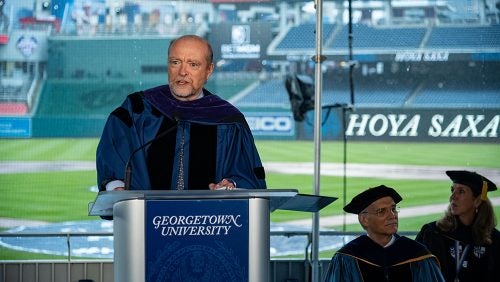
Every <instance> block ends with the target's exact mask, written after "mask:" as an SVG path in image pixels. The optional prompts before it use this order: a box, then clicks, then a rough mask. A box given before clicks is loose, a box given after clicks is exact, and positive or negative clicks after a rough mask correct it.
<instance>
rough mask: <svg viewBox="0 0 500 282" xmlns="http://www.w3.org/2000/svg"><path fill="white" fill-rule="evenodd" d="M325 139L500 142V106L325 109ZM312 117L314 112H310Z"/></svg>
mask: <svg viewBox="0 0 500 282" xmlns="http://www.w3.org/2000/svg"><path fill="white" fill-rule="evenodd" d="M323 114H324V115H323V116H324V119H323V121H322V134H323V138H324V139H330V140H331V139H335V140H341V139H342V138H343V135H342V133H343V130H342V128H344V123H345V133H346V137H347V139H349V140H358V141H411V142H414V141H425V142H488V143H498V142H500V138H499V128H500V114H499V113H498V110H497V109H401V108H394V109H390V108H363V109H359V108H358V109H356V108H354V109H349V110H347V111H344V114H343V111H342V110H341V109H338V108H337V109H334V111H333V113H332V112H329V111H327V110H324V111H323ZM307 119H308V120H312V119H313V111H311V112H309V113H308V116H307ZM303 126H304V133H305V138H306V139H309V138H312V137H313V125H312V123H308V122H304V123H303Z"/></svg>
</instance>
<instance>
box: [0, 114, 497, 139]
mask: <svg viewBox="0 0 500 282" xmlns="http://www.w3.org/2000/svg"><path fill="white" fill-rule="evenodd" d="M342 112H343V111H342V109H339V108H334V109H331V111H329V110H328V109H324V110H323V111H322V114H323V118H324V120H323V121H322V126H321V128H322V138H323V140H343V135H342V132H343V130H342V127H343V119H342ZM244 114H245V116H246V118H247V121H248V123H249V125H250V128H251V129H252V132H253V134H254V136H255V138H256V139H283V140H297V139H300V140H312V139H313V136H314V126H313V122H312V121H313V118H314V116H313V114H314V112H312V111H311V112H309V113H308V114H307V117H306V120H305V121H303V122H300V123H297V122H295V121H294V120H293V117H292V114H291V113H290V112H289V111H276V112H257V111H253V112H244ZM345 116H346V118H345V126H346V127H345V128H346V138H347V139H349V140H355V141H397V142H401V141H408V142H417V141H418V142H420V141H423V142H484V143H500V138H499V127H500V113H499V110H498V109H384V108H377V109H375V108H356V109H346V111H345ZM105 119H106V117H102V116H101V117H88V118H85V117H82V116H73V117H72V116H64V117H54V116H35V117H0V138H30V137H99V136H100V135H101V132H102V128H103V127H104V123H105Z"/></svg>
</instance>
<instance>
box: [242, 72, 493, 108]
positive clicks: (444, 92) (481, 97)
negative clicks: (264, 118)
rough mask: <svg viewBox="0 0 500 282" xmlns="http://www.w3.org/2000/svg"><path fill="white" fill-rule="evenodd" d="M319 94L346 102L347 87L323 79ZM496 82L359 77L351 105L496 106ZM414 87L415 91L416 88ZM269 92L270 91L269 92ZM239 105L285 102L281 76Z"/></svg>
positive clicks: (327, 100)
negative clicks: (404, 81) (395, 80)
mask: <svg viewBox="0 0 500 282" xmlns="http://www.w3.org/2000/svg"><path fill="white" fill-rule="evenodd" d="M323 86H324V87H323V92H322V96H321V100H322V104H323V105H332V104H335V103H347V104H349V103H350V101H351V100H350V99H351V97H350V89H349V86H348V84H347V83H346V82H345V81H344V82H339V83H338V84H335V83H325V84H324V85H323ZM499 89H500V82H497V83H493V84H488V86H487V87H486V86H484V85H483V84H482V83H481V82H478V83H475V84H470V83H469V82H467V81H464V82H460V81H459V80H458V81H457V83H455V84H452V85H447V84H442V83H440V82H436V81H434V80H432V79H431V80H422V81H410V82H408V83H407V84H399V85H398V84H393V85H388V84H387V82H385V81H378V82H377V81H375V80H369V79H367V80H366V81H359V82H358V83H357V84H356V87H355V91H354V93H355V105H356V106H360V107H384V108H387V107H392V108H400V107H409V108H500V92H499ZM417 90H418V91H417ZM270 93H272V95H270ZM235 104H236V105H237V106H239V107H257V106H259V105H260V106H262V105H266V106H268V107H275V108H283V107H288V106H289V100H288V94H287V92H286V89H285V86H284V81H283V80H278V79H275V80H267V81H263V82H261V83H260V84H259V86H257V87H255V88H254V89H253V90H252V92H251V95H246V96H245V97H244V98H242V99H240V100H238V101H237V102H236V103H235Z"/></svg>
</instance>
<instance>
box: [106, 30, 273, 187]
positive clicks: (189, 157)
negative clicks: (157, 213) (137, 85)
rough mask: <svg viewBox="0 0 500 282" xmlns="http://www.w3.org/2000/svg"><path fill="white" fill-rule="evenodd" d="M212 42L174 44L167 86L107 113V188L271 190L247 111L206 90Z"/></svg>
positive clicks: (141, 94)
mask: <svg viewBox="0 0 500 282" xmlns="http://www.w3.org/2000/svg"><path fill="white" fill-rule="evenodd" d="M212 60H213V52H212V47H211V46H210V44H209V43H208V42H207V41H206V40H204V39H203V38H201V37H198V36H195V35H185V36H181V37H179V38H177V39H174V40H172V41H171V43H170V45H169V48H168V85H162V86H158V87H154V88H151V89H147V90H144V91H140V92H136V93H132V94H130V95H128V97H127V98H126V99H125V101H124V102H123V103H122V105H121V106H120V107H118V108H116V109H115V110H114V111H113V112H112V113H111V114H110V115H109V117H108V119H107V122H106V125H105V127H104V131H103V133H102V136H101V139H100V141H99V145H98V147H97V152H96V160H97V163H96V167H97V181H98V185H99V190H100V191H110V190H120V189H131V190H149V189H157V190H165V189H166V190H168V189H172V190H174V189H177V190H185V189H197V190H200V189H207V190H208V189H212V190H213V189H221V188H224V189H231V188H236V187H240V188H251V189H265V188H266V182H265V172H264V168H263V166H262V162H261V159H260V156H259V154H258V151H257V148H256V146H255V144H254V139H253V136H252V133H251V131H250V128H249V126H248V124H247V122H246V120H245V117H244V116H243V114H242V113H241V112H240V111H239V110H238V109H237V108H236V107H234V106H233V105H231V104H230V103H229V102H227V101H225V100H223V99H221V98H220V97H218V96H216V95H214V94H212V93H210V92H209V91H208V90H207V89H205V88H204V85H205V83H206V82H207V81H208V79H209V77H210V75H211V74H212V72H213V70H214V64H213V61H212Z"/></svg>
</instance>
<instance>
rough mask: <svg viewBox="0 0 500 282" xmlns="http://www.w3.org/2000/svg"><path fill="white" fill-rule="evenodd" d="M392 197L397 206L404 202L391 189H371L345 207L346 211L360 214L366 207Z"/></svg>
mask: <svg viewBox="0 0 500 282" xmlns="http://www.w3.org/2000/svg"><path fill="white" fill-rule="evenodd" d="M384 197H391V198H392V199H393V200H394V202H395V203H396V204H397V203H399V202H401V200H403V198H401V196H400V195H399V194H398V192H396V190H394V189H393V188H391V187H387V186H385V185H380V186H377V187H373V188H369V189H367V190H365V191H363V192H361V193H360V194H358V195H356V196H355V197H354V198H352V200H351V202H350V203H349V204H347V205H346V206H345V207H344V211H346V212H348V213H354V214H359V213H361V212H362V211H363V210H364V209H365V208H366V207H368V206H369V205H371V204H372V203H373V202H375V201H376V200H378V199H380V198H384Z"/></svg>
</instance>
